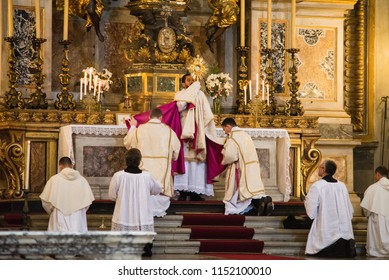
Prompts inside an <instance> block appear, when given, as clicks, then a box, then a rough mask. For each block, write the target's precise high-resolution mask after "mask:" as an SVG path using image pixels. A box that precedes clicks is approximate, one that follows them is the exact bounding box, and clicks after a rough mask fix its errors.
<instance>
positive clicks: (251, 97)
mask: <svg viewBox="0 0 389 280" xmlns="http://www.w3.org/2000/svg"><path fill="white" fill-rule="evenodd" d="M252 92H253V88H252V87H251V80H250V81H249V93H250V100H252V99H253V94H252Z"/></svg>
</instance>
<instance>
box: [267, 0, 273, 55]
mask: <svg viewBox="0 0 389 280" xmlns="http://www.w3.org/2000/svg"><path fill="white" fill-rule="evenodd" d="M271 1H272V0H267V48H268V49H271V17H272V14H271Z"/></svg>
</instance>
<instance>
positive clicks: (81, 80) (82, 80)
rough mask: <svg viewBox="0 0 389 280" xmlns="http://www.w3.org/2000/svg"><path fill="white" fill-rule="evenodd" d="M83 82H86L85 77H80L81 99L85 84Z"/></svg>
mask: <svg viewBox="0 0 389 280" xmlns="http://www.w3.org/2000/svg"><path fill="white" fill-rule="evenodd" d="M83 83H84V79H83V78H81V79H80V101H81V100H82V94H83V93H82V88H83V87H84V85H83Z"/></svg>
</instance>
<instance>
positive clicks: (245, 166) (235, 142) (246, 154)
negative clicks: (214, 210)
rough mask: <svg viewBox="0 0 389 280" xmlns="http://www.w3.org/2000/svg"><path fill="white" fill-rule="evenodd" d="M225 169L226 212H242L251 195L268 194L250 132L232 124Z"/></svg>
mask: <svg viewBox="0 0 389 280" xmlns="http://www.w3.org/2000/svg"><path fill="white" fill-rule="evenodd" d="M222 154H223V161H222V164H224V165H228V167H227V170H226V182H225V195H224V198H223V202H224V203H225V212H224V214H225V215H229V214H239V213H241V212H242V211H243V210H245V209H246V208H247V206H249V205H250V203H251V199H252V198H261V197H263V196H266V195H265V188H264V185H263V182H262V179H261V170H260V166H259V161H258V156H257V151H256V148H255V146H254V143H253V140H252V139H251V137H250V135H248V134H247V133H246V132H245V131H243V130H241V129H240V128H239V127H233V128H232V130H231V132H230V134H229V136H228V137H227V140H226V143H225V144H224V148H223V151H222Z"/></svg>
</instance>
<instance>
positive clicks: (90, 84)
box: [89, 67, 93, 91]
mask: <svg viewBox="0 0 389 280" xmlns="http://www.w3.org/2000/svg"><path fill="white" fill-rule="evenodd" d="M92 72H93V69H92V67H91V68H89V91H91V90H92Z"/></svg>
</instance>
